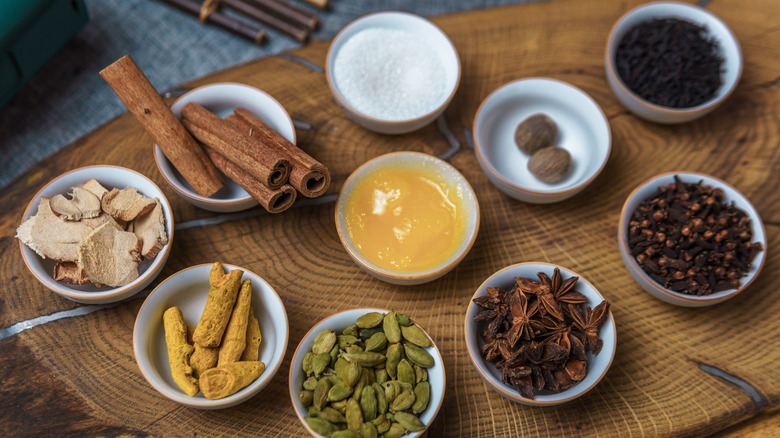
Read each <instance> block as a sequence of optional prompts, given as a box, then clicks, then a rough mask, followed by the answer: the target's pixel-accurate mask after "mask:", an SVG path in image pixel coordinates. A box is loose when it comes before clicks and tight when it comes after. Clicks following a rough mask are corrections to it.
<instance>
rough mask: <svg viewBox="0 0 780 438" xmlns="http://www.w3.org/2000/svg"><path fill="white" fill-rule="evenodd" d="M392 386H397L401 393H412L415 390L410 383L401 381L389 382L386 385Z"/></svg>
mask: <svg viewBox="0 0 780 438" xmlns="http://www.w3.org/2000/svg"><path fill="white" fill-rule="evenodd" d="M387 384H391V385H397V386H398V388H400V390H399V392H401V391H411V390H412V389H414V386H412V385H410V384H409V383H408V382H404V381H401V380H388V381H387V382H385V385H387Z"/></svg>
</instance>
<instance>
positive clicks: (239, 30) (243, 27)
mask: <svg viewBox="0 0 780 438" xmlns="http://www.w3.org/2000/svg"><path fill="white" fill-rule="evenodd" d="M162 1H163V2H165V3H167V4H169V5H171V6H173V7H175V8H177V9H179V10H181V11H184V12H187V13H188V14H190V15H194V16H196V17H199V16H200V14H201V12H206V14H205V17H204V21H205V22H206V23H208V24H214V25H216V26H219V27H221V28H222V29H225V30H227V31H228V32H232V33H234V34H236V35H238V36H240V37H243V38H246V39H248V40H249V41H252V42H254V43H255V44H257V45H261V44H263V42H264V41H265V30H263V29H261V28H260V27H259V26H257V25H255V24H254V23H243V22H241V21H239V20H236V19H235V18H233V17H231V16H229V15H225V14H223V13H221V12H219V11H211V10H210V7H207V8H206V9H205V10H204V9H203V8H202V6H201V4H200V3H199V2H198V1H197V0H162ZM207 6H209V5H207Z"/></svg>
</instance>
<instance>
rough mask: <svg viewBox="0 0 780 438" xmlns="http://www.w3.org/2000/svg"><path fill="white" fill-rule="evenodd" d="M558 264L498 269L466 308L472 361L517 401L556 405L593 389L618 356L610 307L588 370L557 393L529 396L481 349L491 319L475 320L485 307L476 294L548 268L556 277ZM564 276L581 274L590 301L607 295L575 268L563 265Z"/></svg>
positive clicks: (581, 285) (579, 288) (581, 288)
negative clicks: (509, 381)
mask: <svg viewBox="0 0 780 438" xmlns="http://www.w3.org/2000/svg"><path fill="white" fill-rule="evenodd" d="M554 269H555V265H551V264H549V263H540V262H530V263H518V264H515V265H510V266H507V267H506V268H504V269H501V270H500V271H498V272H496V273H495V274H493V275H491V276H490V277H488V279H487V280H485V281H484V282H483V283H482V284H481V285H480V286H479V288H478V289H477V292H476V293H475V294H474V296H473V297H472V300H471V301H469V306H468V309H467V310H466V324H465V332H466V347H467V351H468V354H469V358H470V359H471V363H472V364H474V367H475V368H476V369H477V372H478V373H479V375H480V376H481V377H482V378H483V379H484V380H485V382H487V384H488V385H490V386H491V387H492V388H493V389H495V390H496V391H498V393H499V394H501V395H503V396H504V397H506V398H508V399H509V400H512V401H514V402H518V403H522V404H524V405H530V406H552V405H558V404H561V403H566V402H568V401H571V400H574V399H575V398H578V397H580V396H582V395H584V394H585V393H587V392H588V391H590V390H591V389H593V388H594V387H595V386H596V385H597V384H598V383H599V381H601V379H602V378H603V377H604V375H606V373H607V370H608V369H609V367H610V365H612V360H613V359H614V358H615V350H616V347H617V337H616V336H617V334H616V328H615V318H614V317H613V316H612V311H611V310H610V313H609V318H608V319H607V320H606V321H605V322H604V325H602V326H601V329H600V331H599V337H600V338H601V340H602V341H603V342H604V345H603V346H602V348H601V351H600V352H599V354H597V355H594V354H593V353H591V352H588V374H587V376H586V377H585V379H583V380H582V381H581V382H579V383H577V384H576V385H574V386H572V387H571V388H569V389H567V390H565V391H561V392H559V393H557V394H553V393H550V391H547V390H544V391H542V392H537V393H535V394H534V399H529V398H525V397H523V396H521V395H520V393H519V392H517V390H515V389H514V388H513V387H512V386H511V385H508V384H506V383H504V382H503V381H502V380H501V370H499V369H497V368H496V366H495V364H493V363H492V362H488V361H486V360H485V359H484V358H483V357H482V354H481V353H480V349H481V348H482V346H483V345H485V342H484V341H483V340H482V336H481V333H482V331H483V330H484V329H485V327H487V322H475V321H474V317H475V316H477V314H478V313H479V312H480V310H481V309H482V308H481V307H480V306H478V305H477V304H475V303H474V301H473V300H474V298H477V297H480V296H483V295H487V288H488V287H499V288H501V289H504V290H509V289H511V288H512V287H513V286H514V285H515V277H528V278H533V279H534V280H537V277H536V273H537V272H544V273H545V274H547V275H548V276H550V277H552V274H553V270H554ZM559 269H560V270H561V274H562V275H563V278H564V280H565V279H567V278H570V277H572V276H577V277H580V279H579V281H577V286H576V287H575V290H576V291H578V292H580V293H582V294H583V295H585V296H586V297H588V302H587V305H589V306H591V307H592V308H593V307H596V306H597V305H598V304H600V303H601V302H602V301H603V300H604V297H603V296H602V295H601V294H600V293H599V291H598V290H596V288H595V287H593V285H592V284H590V283H589V282H588V281H587V280H585V279H584V278H582V276H581V275H579V274H577V273H576V272H574V271H570V270H568V269H566V268H563V267H559Z"/></svg>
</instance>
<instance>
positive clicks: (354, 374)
mask: <svg viewBox="0 0 780 438" xmlns="http://www.w3.org/2000/svg"><path fill="white" fill-rule="evenodd" d="M339 359H340V358H339ZM344 362H347V361H346V360H345V361H344ZM362 375H363V367H361V366H360V364H358V363H357V362H347V366H346V368H345V370H344V378H342V380H343V381H344V384H345V385H347V386H348V387H350V388H352V387H354V386H355V384H356V383H357V382H358V380H360V377H361V376H362Z"/></svg>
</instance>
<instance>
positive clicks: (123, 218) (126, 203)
mask: <svg viewBox="0 0 780 438" xmlns="http://www.w3.org/2000/svg"><path fill="white" fill-rule="evenodd" d="M101 205H102V206H103V211H105V212H106V213H108V214H110V215H111V216H113V217H114V219H116V220H117V221H120V222H125V223H127V222H130V221H131V220H133V219H135V218H137V217H138V216H140V215H142V214H144V213H146V212H148V211H150V210H151V209H153V208H154V206H155V205H156V201H155V200H154V199H152V198H147V197H146V196H144V195H142V194H140V193H138V190H136V189H134V188H132V187H125V188H124V189H122V190H119V189H116V188H115V189H112V190H111V191H110V192H108V193H106V194H105V195H103V199H102V200H101Z"/></svg>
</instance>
